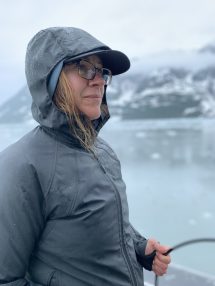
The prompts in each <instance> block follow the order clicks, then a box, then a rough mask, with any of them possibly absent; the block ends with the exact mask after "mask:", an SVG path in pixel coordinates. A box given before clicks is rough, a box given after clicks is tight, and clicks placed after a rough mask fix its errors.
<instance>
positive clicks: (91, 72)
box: [78, 60, 112, 85]
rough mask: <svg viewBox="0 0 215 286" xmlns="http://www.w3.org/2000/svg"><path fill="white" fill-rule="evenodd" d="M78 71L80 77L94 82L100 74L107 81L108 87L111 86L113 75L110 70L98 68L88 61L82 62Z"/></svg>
mask: <svg viewBox="0 0 215 286" xmlns="http://www.w3.org/2000/svg"><path fill="white" fill-rule="evenodd" d="M78 71H79V75H80V76H81V77H83V78H85V79H89V80H92V79H94V78H95V76H96V73H99V75H100V76H101V77H102V78H103V80H104V81H105V84H106V85H108V84H110V82H111V77H112V74H111V71H110V70H109V69H105V68H101V69H100V68H96V67H95V66H94V65H93V64H92V63H90V62H88V61H86V60H81V61H80V62H79V63H78Z"/></svg>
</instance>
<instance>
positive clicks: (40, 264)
mask: <svg viewBox="0 0 215 286" xmlns="http://www.w3.org/2000/svg"><path fill="white" fill-rule="evenodd" d="M79 33H80V31H79ZM77 35H78V34H77V33H76V30H74V29H72V28H53V29H48V30H43V31H41V32H39V33H38V34H37V35H36V36H35V37H34V38H33V40H32V41H31V42H30V44H29V46H28V50H27V56H26V76H27V81H28V86H29V89H30V92H31V95H32V98H33V104H32V113H33V116H34V118H35V119H36V120H37V121H38V122H39V125H38V127H36V128H35V129H33V130H32V131H31V132H29V133H28V134H27V135H25V136H24V137H23V138H21V139H20V140H19V141H18V142H16V143H15V144H13V145H11V146H9V147H8V148H7V149H6V150H4V151H3V152H1V154H0V285H7V286H24V285H29V286H30V285H31V286H33V285H35V286H36V285H38V286H39V285H49V286H73V285H74V286H86V285H92V286H111V285H112V286H131V285H132V286H140V285H143V271H142V267H145V268H147V269H149V270H151V264H152V260H153V256H152V255H151V256H145V255H144V252H145V246H146V242H147V241H146V239H145V238H143V237H142V236H140V235H139V234H138V233H137V232H136V231H135V230H134V229H133V227H132V226H131V224H130V223H129V216H128V205H127V199H126V193H125V184H124V182H123V180H122V177H121V170H120V163H119V161H118V159H117V157H116V155H115V154H114V152H113V150H112V149H111V148H110V147H109V146H108V144H107V143H106V142H104V141H103V140H102V139H100V138H99V137H97V139H96V142H95V153H96V157H95V156H94V155H93V154H91V153H89V152H87V151H86V150H84V149H83V148H82V147H81V146H80V144H79V143H78V142H77V140H75V138H73V137H72V136H71V135H70V134H69V129H68V125H67V120H66V117H65V115H64V114H63V113H62V112H60V111H59V110H58V109H57V108H56V106H55V105H54V104H53V102H52V98H51V96H50V95H49V93H48V91H47V82H48V77H49V75H50V73H51V71H52V69H53V68H54V66H55V65H56V64H57V63H59V62H60V61H62V59H64V58H65V57H68V56H70V57H71V56H74V55H75V53H76V54H78V53H81V52H83V51H82V46H81V44H80V43H79V41H78V38H77ZM75 37H76V38H77V39H76V38H75ZM59 38H60V39H61V41H60V40H59ZM92 39H93V40H92ZM71 41H73V44H72V46H74V45H75V44H74V42H76V49H75V51H74V50H71V47H70V46H71V44H70V43H71ZM88 47H89V50H93V49H95V48H98V47H104V48H107V49H108V47H107V46H105V45H104V44H102V43H101V42H99V41H97V40H96V39H94V38H91V41H89V44H88ZM103 104H106V98H105V95H104V99H103ZM107 110H108V109H107ZM14 112H15V111H14ZM108 118H109V115H108V112H107V113H106V114H102V116H101V118H100V120H99V122H98V125H97V131H99V129H100V128H101V127H102V126H103V125H104V123H105V122H106V121H107V119H108Z"/></svg>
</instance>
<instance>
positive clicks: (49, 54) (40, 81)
mask: <svg viewBox="0 0 215 286" xmlns="http://www.w3.org/2000/svg"><path fill="white" fill-rule="evenodd" d="M93 54H98V55H99V57H100V58H101V60H102V62H103V66H104V67H106V68H109V69H110V70H111V71H112V74H113V75H116V74H120V73H123V72H125V71H127V70H128V69H129V67H130V61H129V59H128V58H127V56H126V55H125V54H123V53H122V52H120V51H115V50H112V49H110V48H109V47H108V46H107V45H105V44H103V43H102V42H100V41H99V40H97V39H96V38H94V37H93V36H91V35H90V34H89V33H87V32H85V31H83V30H81V29H78V28H73V27H52V28H47V29H45V30H42V31H40V32H38V33H37V34H36V35H35V36H34V37H33V38H32V39H31V41H30V42H29V44H28V47H27V52H26V60H25V73H26V79H27V84H28V87H29V90H30V93H31V95H32V115H33V117H34V119H35V120H36V121H37V122H39V123H40V124H41V125H42V126H45V127H48V128H53V129H61V130H62V131H65V130H67V129H68V124H67V118H66V116H65V114H64V113H63V112H61V111H59V109H58V108H57V107H56V106H55V104H54V103H53V101H52V97H53V94H54V91H55V88H56V85H57V81H58V77H59V75H60V72H61V69H62V67H63V64H64V61H67V62H68V61H73V60H76V59H78V58H82V57H85V56H88V55H93ZM105 90H106V89H105ZM103 104H105V105H106V107H107V103H106V92H105V94H104V96H103ZM108 118H109V112H108V107H107V108H106V113H105V114H101V118H100V119H99V124H97V129H98V130H99V129H100V128H101V127H102V126H103V125H104V123H105V122H106V121H107V120H108Z"/></svg>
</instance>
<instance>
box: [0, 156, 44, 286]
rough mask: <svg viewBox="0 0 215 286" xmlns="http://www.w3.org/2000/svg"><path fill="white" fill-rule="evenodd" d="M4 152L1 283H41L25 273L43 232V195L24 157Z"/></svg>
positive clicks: (1, 171) (0, 177) (0, 200)
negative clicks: (29, 277)
mask: <svg viewBox="0 0 215 286" xmlns="http://www.w3.org/2000/svg"><path fill="white" fill-rule="evenodd" d="M18 157H19V156H13V155H12V154H10V156H9V155H8V152H5V151H4V152H2V153H1V154H0V285H5V286H6V285H7V286H40V285H39V284H36V283H33V282H31V281H28V280H27V279H26V278H25V276H26V272H27V269H28V263H29V260H30V256H31V254H32V251H33V249H34V246H35V244H36V242H37V240H38V238H39V235H40V233H41V231H42V228H43V224H44V220H43V214H42V213H43V211H42V206H43V201H44V200H43V196H42V191H41V188H40V185H39V183H38V180H37V176H36V175H35V172H34V171H33V170H32V169H31V168H32V167H30V166H29V167H26V165H27V164H26V162H23V154H22V156H20V157H19V158H18Z"/></svg>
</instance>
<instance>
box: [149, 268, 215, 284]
mask: <svg viewBox="0 0 215 286" xmlns="http://www.w3.org/2000/svg"><path fill="white" fill-rule="evenodd" d="M214 267H215V266H214ZM144 276H145V284H144V285H145V286H154V274H153V273H152V272H149V271H144ZM159 286H215V276H212V275H207V274H203V273H200V272H198V271H193V270H190V269H186V268H184V267H181V266H177V265H172V266H170V267H169V269H168V273H167V274H166V275H165V276H163V277H160V278H159Z"/></svg>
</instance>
